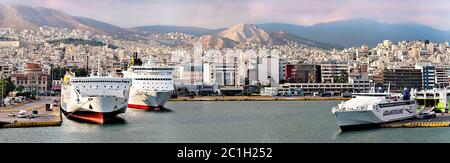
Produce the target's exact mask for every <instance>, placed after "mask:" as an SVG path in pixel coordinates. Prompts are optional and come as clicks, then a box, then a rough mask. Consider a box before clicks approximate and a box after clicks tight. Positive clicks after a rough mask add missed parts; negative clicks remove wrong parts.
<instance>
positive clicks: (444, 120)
mask: <svg viewBox="0 0 450 163" xmlns="http://www.w3.org/2000/svg"><path fill="white" fill-rule="evenodd" d="M436 116H437V117H436V118H432V119H417V118H416V119H409V120H404V121H399V122H393V123H387V124H382V127H385V128H429V127H450V114H448V113H444V114H442V113H436Z"/></svg>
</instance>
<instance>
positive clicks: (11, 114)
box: [8, 113, 16, 117]
mask: <svg viewBox="0 0 450 163" xmlns="http://www.w3.org/2000/svg"><path fill="white" fill-rule="evenodd" d="M8 116H9V117H15V116H16V115H15V114H14V113H9V114H8Z"/></svg>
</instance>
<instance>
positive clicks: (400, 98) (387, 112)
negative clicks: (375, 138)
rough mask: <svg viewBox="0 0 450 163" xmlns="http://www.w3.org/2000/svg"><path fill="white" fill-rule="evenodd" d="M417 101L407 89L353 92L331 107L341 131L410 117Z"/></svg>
mask: <svg viewBox="0 0 450 163" xmlns="http://www.w3.org/2000/svg"><path fill="white" fill-rule="evenodd" d="M416 109H417V103H416V101H415V100H414V99H411V95H410V93H409V91H407V90H405V91H404V92H403V95H402V94H393V93H376V92H373V93H354V94H353V98H352V99H350V100H348V101H345V102H342V103H340V104H339V105H338V106H337V107H334V108H333V109H332V114H333V116H334V117H335V119H336V121H337V123H338V125H339V127H340V128H341V130H342V131H346V130H355V129H361V128H367V127H376V126H380V125H381V124H383V123H387V122H394V121H400V120H405V119H411V118H414V117H415V116H416Z"/></svg>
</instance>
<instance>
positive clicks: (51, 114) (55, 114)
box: [0, 97, 62, 128]
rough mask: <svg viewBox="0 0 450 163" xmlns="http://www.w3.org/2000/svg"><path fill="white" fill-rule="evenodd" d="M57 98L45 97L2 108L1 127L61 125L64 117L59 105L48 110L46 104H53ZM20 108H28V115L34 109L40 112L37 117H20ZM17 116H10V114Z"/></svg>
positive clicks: (0, 113)
mask: <svg viewBox="0 0 450 163" xmlns="http://www.w3.org/2000/svg"><path fill="white" fill-rule="evenodd" d="M54 99H55V98H51V97H43V98H41V99H40V100H37V101H34V102H30V103H26V104H21V105H18V106H14V107H8V108H0V128H21V127H47V126H61V124H62V117H61V111H60V109H59V108H58V107H53V110H52V111H47V110H46V106H45V105H46V104H47V103H49V104H51V103H52V102H53V100H54ZM20 110H26V111H27V113H26V115H27V116H29V115H31V113H32V111H33V110H36V111H37V112H38V114H37V117H35V118H30V117H26V118H19V117H18V114H19V112H20ZM11 113H12V114H14V115H15V116H10V115H9V114H11Z"/></svg>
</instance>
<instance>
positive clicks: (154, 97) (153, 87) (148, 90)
mask: <svg viewBox="0 0 450 163" xmlns="http://www.w3.org/2000/svg"><path fill="white" fill-rule="evenodd" d="M135 59H137V54H135V56H134V60H135ZM130 65H131V66H130V67H129V68H128V71H124V72H123V73H124V77H126V78H131V79H132V86H131V89H130V100H129V102H128V107H129V108H133V109H143V110H155V111H159V110H160V109H161V108H162V107H164V104H165V103H166V101H167V100H169V99H170V97H171V96H172V93H173V91H174V85H173V80H172V72H173V70H174V68H173V67H169V66H161V65H155V64H153V63H152V60H151V59H150V60H149V61H148V62H147V63H146V64H143V65H141V64H136V63H135V62H134V61H132V62H131V64H130Z"/></svg>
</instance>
